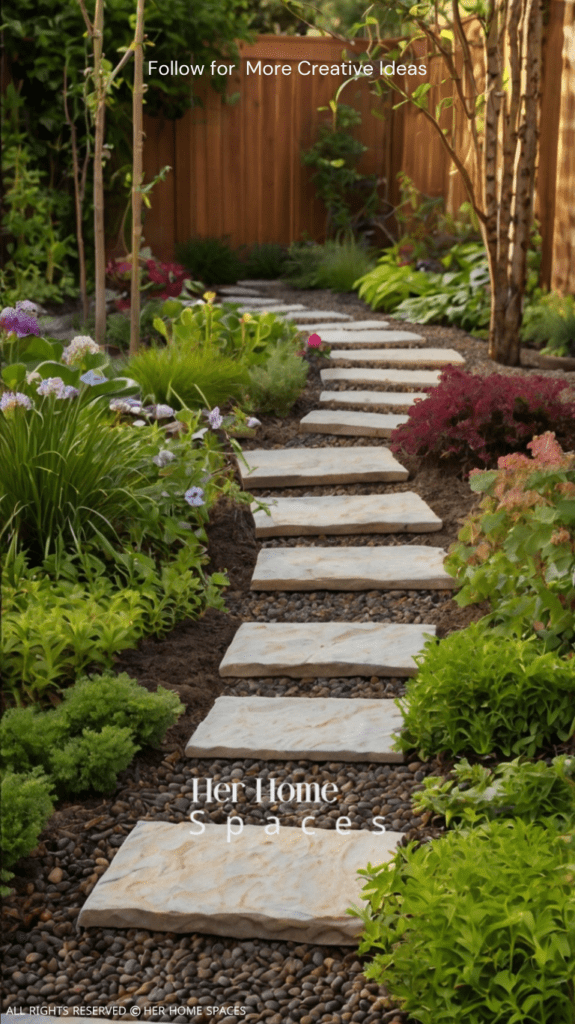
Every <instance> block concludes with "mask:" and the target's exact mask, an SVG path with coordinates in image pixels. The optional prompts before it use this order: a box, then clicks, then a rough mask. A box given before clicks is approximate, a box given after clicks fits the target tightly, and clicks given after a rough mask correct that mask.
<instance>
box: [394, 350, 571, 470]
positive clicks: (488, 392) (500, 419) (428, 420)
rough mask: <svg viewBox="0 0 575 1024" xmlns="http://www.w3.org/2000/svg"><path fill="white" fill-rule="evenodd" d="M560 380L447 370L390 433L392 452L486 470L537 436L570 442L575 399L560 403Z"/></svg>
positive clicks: (450, 368)
mask: <svg viewBox="0 0 575 1024" xmlns="http://www.w3.org/2000/svg"><path fill="white" fill-rule="evenodd" d="M564 391H565V384H564V383H563V381H561V380H555V379H550V378H548V377H541V376H534V377H529V378H527V379H523V378H521V377H510V376H504V375H502V374H497V373H493V374H489V375H488V376H486V377H483V376H479V375H478V374H472V373H467V372H466V371H465V370H460V369H459V368H457V367H453V366H448V367H447V368H446V369H445V370H443V371H442V373H441V377H440V382H439V384H438V385H437V387H434V388H432V389H431V391H430V393H429V394H428V396H427V398H425V399H422V400H421V401H418V402H416V403H415V404H414V405H413V406H412V408H411V410H410V413H409V419H408V420H407V422H406V423H404V424H402V425H401V426H400V427H396V429H395V430H394V431H393V433H392V435H391V443H390V448H391V449H392V451H394V452H401V453H404V454H407V455H416V456H420V457H430V456H431V457H433V458H435V459H438V458H439V459H445V458H448V457H451V458H453V459H455V458H456V459H458V460H459V461H460V463H461V465H462V467H465V466H481V467H482V468H483V467H491V466H494V465H495V464H496V461H497V458H498V457H499V456H501V455H506V454H508V453H509V452H517V451H519V452H524V451H525V450H526V447H527V445H528V442H530V441H531V439H532V438H533V437H534V436H535V435H536V434H543V433H545V432H547V431H555V433H556V434H557V436H558V438H559V439H560V440H561V441H562V442H563V443H564V444H565V445H567V446H571V445H573V444H575V401H573V400H568V401H562V399H561V395H562V393H563V392H564Z"/></svg>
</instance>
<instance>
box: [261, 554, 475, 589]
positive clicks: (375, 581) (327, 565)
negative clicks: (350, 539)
mask: <svg viewBox="0 0 575 1024" xmlns="http://www.w3.org/2000/svg"><path fill="white" fill-rule="evenodd" d="M445 557H446V553H445V551H444V550H443V548H433V547H431V546H428V545H423V544H422V545H416V544H408V545H380V546H378V547H375V546H373V547H372V546H368V547H339V546H335V545H334V546H333V547H329V548H321V547H315V546H313V547H311V546H306V547H303V546H302V547H289V548H263V549H262V550H261V551H260V552H259V554H258V557H257V561H256V565H255V569H254V574H253V577H252V582H251V589H252V590H353V591H358V590H448V589H452V588H453V587H454V586H456V581H455V580H454V579H453V577H452V576H450V575H449V573H447V572H446V571H445V569H444V568H443V560H444V558H445Z"/></svg>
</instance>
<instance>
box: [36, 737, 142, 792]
mask: <svg viewBox="0 0 575 1024" xmlns="http://www.w3.org/2000/svg"><path fill="white" fill-rule="evenodd" d="M138 750H139V747H138V746H137V745H136V744H135V743H134V741H133V738H132V734H131V731H130V729H128V728H126V729H120V728H118V726H116V725H104V726H103V727H102V729H101V730H100V732H94V730H93V729H84V731H83V732H82V735H81V736H75V737H74V739H71V740H69V741H68V743H66V744H65V745H64V746H63V747H59V748H57V749H56V750H54V751H52V754H51V756H50V769H51V775H52V778H53V780H54V783H55V784H56V786H57V787H58V789H59V791H60V792H61V793H68V794H72V793H84V792H86V790H90V789H91V790H94V791H95V792H97V793H109V792H110V791H111V790H113V789H114V786H115V785H116V779H117V777H118V773H119V772H123V771H124V769H125V768H127V767H128V765H129V764H130V762H131V761H133V759H134V756H135V755H136V753H137V752H138Z"/></svg>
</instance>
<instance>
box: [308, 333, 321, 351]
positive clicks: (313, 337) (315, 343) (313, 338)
mask: <svg viewBox="0 0 575 1024" xmlns="http://www.w3.org/2000/svg"><path fill="white" fill-rule="evenodd" d="M307 345H308V348H321V338H320V336H319V334H310V336H309V338H308V339H307Z"/></svg>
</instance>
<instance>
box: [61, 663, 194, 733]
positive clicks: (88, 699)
mask: <svg viewBox="0 0 575 1024" xmlns="http://www.w3.org/2000/svg"><path fill="white" fill-rule="evenodd" d="M183 710H184V707H183V704H182V703H181V701H180V698H179V697H178V696H177V694H176V693H174V692H173V691H172V690H166V689H165V688H164V687H163V686H159V687H158V689H157V690H156V691H155V692H153V693H151V692H150V691H149V690H146V689H145V687H143V686H140V684H139V683H137V682H136V680H135V679H131V678H130V676H129V675H127V673H125V672H122V673H121V674H120V675H101V676H92V677H91V678H84V679H80V680H78V682H77V683H76V684H75V686H73V687H72V688H71V689H69V690H67V691H66V692H65V694H64V697H63V701H62V705H61V714H62V716H63V718H64V719H65V721H66V725H67V727H68V729H69V731H70V734H71V735H77V734H79V733H81V732H82V730H83V729H87V728H89V729H95V730H98V729H102V728H103V727H104V725H114V726H117V727H118V728H122V729H123V728H129V730H130V733H131V735H132V736H133V738H134V740H135V742H136V743H138V744H140V745H141V746H152V747H157V746H159V744H160V743H161V741H162V740H163V738H164V736H165V734H166V732H167V730H168V729H169V728H170V727H171V726H172V725H174V724H175V723H176V722H177V720H178V718H179V716H180V715H181V714H182V712H183Z"/></svg>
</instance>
